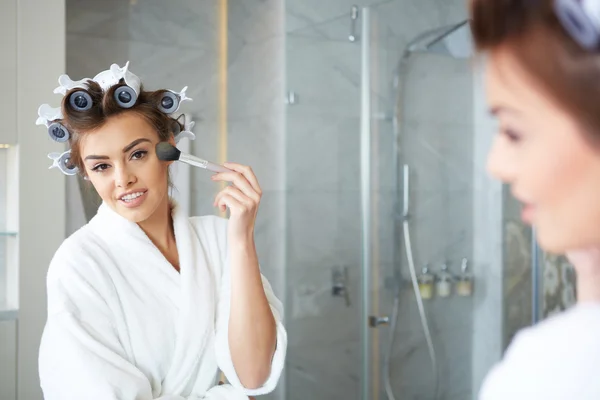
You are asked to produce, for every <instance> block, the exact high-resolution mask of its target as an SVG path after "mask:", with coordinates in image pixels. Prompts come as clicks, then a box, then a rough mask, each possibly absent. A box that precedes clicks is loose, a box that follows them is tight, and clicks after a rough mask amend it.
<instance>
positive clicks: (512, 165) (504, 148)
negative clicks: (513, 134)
mask: <svg viewBox="0 0 600 400" xmlns="http://www.w3.org/2000/svg"><path fill="white" fill-rule="evenodd" d="M512 153H513V152H511V151H510V149H509V147H508V145H507V144H506V143H505V142H504V141H503V140H502V138H501V137H499V136H498V137H496V138H495V139H494V143H493V145H492V148H491V149H490V152H489V153H488V157H487V171H488V173H489V174H490V175H491V176H493V177H494V178H496V179H498V180H500V181H502V182H504V183H512V182H513V181H514V180H515V178H516V172H517V168H518V166H517V160H516V159H514V157H513V156H512Z"/></svg>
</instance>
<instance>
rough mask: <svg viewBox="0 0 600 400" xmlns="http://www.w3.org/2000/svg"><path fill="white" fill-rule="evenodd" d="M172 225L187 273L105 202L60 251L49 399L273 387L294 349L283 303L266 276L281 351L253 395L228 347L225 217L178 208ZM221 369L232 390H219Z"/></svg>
mask: <svg viewBox="0 0 600 400" xmlns="http://www.w3.org/2000/svg"><path fill="white" fill-rule="evenodd" d="M173 224H174V230H175V238H176V241H177V249H178V251H179V262H180V273H178V272H177V271H176V270H175V269H174V268H173V267H172V266H171V264H170V263H169V262H168V261H167V260H166V258H165V257H164V256H163V255H162V254H161V252H160V251H159V250H158V249H157V248H156V247H155V246H154V245H153V244H152V242H151V241H150V240H149V239H148V237H147V236H146V235H145V234H144V232H143V231H142V230H141V229H140V228H139V227H138V226H137V224H135V223H132V222H129V221H127V220H126V219H124V218H122V217H121V216H119V215H118V214H117V213H115V212H114V211H113V210H112V209H110V207H108V206H106V205H102V206H101V207H100V209H99V210H98V214H97V215H96V216H95V217H94V218H93V219H92V220H91V221H90V223H89V224H87V225H86V226H84V227H83V228H81V229H80V230H79V231H77V232H76V233H75V234H73V235H72V236H71V237H69V238H68V239H67V240H66V241H65V242H64V243H63V244H62V246H61V247H60V248H59V249H58V251H57V252H56V254H55V256H54V258H53V260H52V262H51V264H50V269H49V271H48V282H47V284H48V321H47V323H46V327H45V329H44V334H43V337H42V343H41V348H40V360H39V366H40V380H41V386H42V390H43V392H44V397H45V400H83V399H85V400H96V399H97V400H113V399H115V400H116V399H119V400H121V399H122V400H147V399H161V400H182V399H190V400H196V399H206V400H226V399H227V400H238V399H240V400H241V399H247V396H249V395H260V394H265V393H268V392H270V391H272V390H273V389H274V388H275V386H276V384H277V381H278V379H279V376H280V375H281V371H282V369H283V366H284V361H285V352H286V346H287V337H286V332H285V329H284V327H283V325H282V315H283V311H282V305H281V302H280V301H279V300H278V299H277V298H276V297H275V295H274V294H273V291H272V290H271V287H270V285H269V283H268V282H267V281H266V280H265V279H264V278H263V284H264V289H265V293H266V295H267V299H268V301H269V303H270V305H271V309H272V311H273V315H274V317H275V320H276V322H277V350H276V352H275V356H274V358H273V362H272V368H271V376H270V377H269V378H268V380H267V382H266V383H265V384H264V386H263V387H261V388H259V389H256V390H247V389H245V388H244V387H243V386H242V385H241V383H240V381H239V378H238V377H237V375H236V373H235V369H234V367H233V363H232V360H231V354H230V351H229V344H228V321H229V311H230V301H229V300H230V296H231V292H230V287H231V286H230V279H231V277H230V274H229V265H228V254H227V220H224V219H221V218H217V217H213V216H208V217H193V218H189V217H187V216H186V215H184V213H183V212H182V211H181V210H179V209H178V207H176V206H175V208H174V210H173ZM32 250H33V251H35V250H34V249H32ZM218 369H220V370H221V371H223V373H224V374H225V376H226V377H227V380H228V381H229V383H230V384H228V385H223V386H215V384H216V383H217V380H218V376H217V375H218Z"/></svg>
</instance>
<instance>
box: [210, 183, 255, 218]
mask: <svg viewBox="0 0 600 400" xmlns="http://www.w3.org/2000/svg"><path fill="white" fill-rule="evenodd" d="M229 187H231V186H229ZM227 189H228V188H225V190H223V191H221V192H220V193H219V194H218V195H217V198H216V199H215V205H216V206H217V207H219V210H220V211H223V212H224V211H225V210H226V209H227V208H229V210H231V212H232V214H233V215H236V214H237V215H242V214H245V213H249V212H252V211H253V210H256V204H255V203H254V202H253V201H252V200H250V199H248V198H247V197H245V196H244V195H243V194H241V192H239V191H237V189H235V188H232V189H230V190H227ZM235 191H237V193H236V192H235Z"/></svg>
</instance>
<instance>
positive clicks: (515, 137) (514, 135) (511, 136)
mask: <svg viewBox="0 0 600 400" xmlns="http://www.w3.org/2000/svg"><path fill="white" fill-rule="evenodd" d="M500 133H501V134H502V135H504V136H505V137H506V138H507V139H508V140H509V141H510V142H513V143H516V142H519V141H520V140H521V134H519V133H518V132H517V131H515V130H513V129H502V130H501V131H500Z"/></svg>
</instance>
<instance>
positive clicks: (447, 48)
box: [407, 20, 473, 58]
mask: <svg viewBox="0 0 600 400" xmlns="http://www.w3.org/2000/svg"><path fill="white" fill-rule="evenodd" d="M407 51H408V53H434V54H442V55H446V56H450V57H454V58H468V57H470V56H471V55H472V54H473V43H472V41H471V32H470V31H469V21H468V20H465V21H461V22H459V23H458V24H452V25H447V26H443V27H441V28H436V29H432V30H429V31H427V32H424V33H422V34H421V35H419V36H417V37H416V38H415V39H413V40H412V41H411V42H410V43H409V44H408V46H407Z"/></svg>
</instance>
